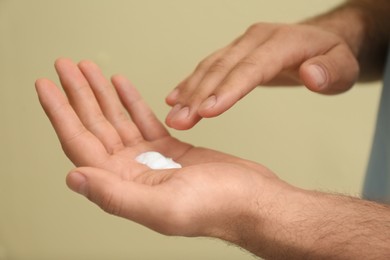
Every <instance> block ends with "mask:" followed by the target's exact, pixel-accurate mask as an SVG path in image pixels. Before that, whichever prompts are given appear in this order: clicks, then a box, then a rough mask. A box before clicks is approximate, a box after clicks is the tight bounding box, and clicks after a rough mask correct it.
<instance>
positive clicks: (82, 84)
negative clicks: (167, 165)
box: [36, 59, 277, 237]
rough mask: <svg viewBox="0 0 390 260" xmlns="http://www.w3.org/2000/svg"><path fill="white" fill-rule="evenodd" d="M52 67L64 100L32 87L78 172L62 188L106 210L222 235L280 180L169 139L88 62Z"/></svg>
mask: <svg viewBox="0 0 390 260" xmlns="http://www.w3.org/2000/svg"><path fill="white" fill-rule="evenodd" d="M55 67H56V70H57V73H58V75H59V77H60V81H61V84H62V86H63V89H64V90H65V93H66V96H65V95H64V94H63V93H62V92H61V91H60V89H58V88H57V87H56V86H55V84H54V83H52V82H51V81H49V80H47V79H39V80H37V82H36V89H37V92H38V96H39V99H40V102H41V104H42V107H43V108H44V110H45V112H46V114H47V115H48V117H49V119H50V121H51V123H52V125H53V127H54V129H55V131H56V133H57V135H58V138H59V140H60V142H61V144H62V147H63V150H64V152H65V153H66V155H67V156H68V158H69V159H70V160H71V161H72V162H73V163H74V164H75V165H76V166H77V167H80V168H78V169H76V170H74V171H73V172H72V173H70V174H69V175H68V178H67V183H68V185H69V186H70V187H71V188H72V189H73V190H75V191H77V192H79V193H82V194H84V195H85V196H87V197H88V198H89V199H90V200H91V201H93V202H95V203H96V204H98V205H99V206H100V207H102V208H103V209H104V210H105V211H107V212H109V213H111V214H115V215H118V216H121V217H125V218H128V219H130V220H133V221H136V222H138V223H141V224H143V225H145V226H147V227H149V228H152V229H154V230H156V231H158V232H161V233H164V234H175V235H176V234H177V235H186V236H198V235H211V236H216V237H220V236H222V234H220V233H221V232H222V231H221V230H225V229H226V226H227V225H229V223H230V222H231V219H232V218H235V217H238V216H237V215H238V214H242V211H241V210H240V209H239V208H238V207H241V205H244V204H251V200H255V197H256V195H257V193H258V191H259V190H262V189H264V187H265V186H268V187H270V186H272V185H269V184H267V185H266V184H265V183H269V182H271V183H272V182H273V181H274V180H277V178H276V177H275V175H274V174H273V173H272V172H270V171H269V170H268V169H266V168H265V167H263V166H261V165H259V164H256V163H253V162H250V161H246V160H243V159H240V158H237V157H233V156H230V155H227V154H223V153H220V152H216V151H213V150H209V149H204V148H198V147H194V146H192V145H190V144H187V143H183V142H180V141H178V140H177V139H175V138H173V137H172V136H170V134H169V133H168V131H167V129H166V128H165V127H164V126H163V125H162V124H161V122H160V121H159V120H158V119H157V118H156V117H155V115H154V114H153V112H152V111H151V110H150V108H149V107H148V106H147V105H146V104H145V102H144V101H143V99H142V98H141V96H140V95H139V93H138V92H137V90H136V89H135V88H134V87H133V86H132V85H131V83H130V82H129V81H128V80H126V79H125V78H124V77H122V76H119V75H117V76H114V77H112V80H111V81H112V83H113V86H114V87H115V88H113V87H112V86H111V84H110V82H109V81H108V80H107V79H105V77H104V76H103V75H102V73H101V71H100V70H99V68H98V67H97V66H96V65H95V64H94V63H92V62H90V61H83V62H80V63H79V64H78V65H77V64H75V63H73V62H72V61H70V60H68V59H59V60H57V61H56V64H55ZM129 115H130V117H129ZM146 151H158V152H160V153H162V154H164V155H165V156H167V157H170V158H173V159H174V160H175V161H177V162H179V163H181V164H182V165H183V168H181V169H166V170H151V169H149V168H148V167H147V166H145V165H142V164H139V163H138V162H136V161H135V157H136V156H138V155H139V154H140V153H143V152H146ZM253 203H258V201H256V202H253ZM227 216H229V217H227Z"/></svg>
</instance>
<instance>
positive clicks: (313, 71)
mask: <svg viewBox="0 0 390 260" xmlns="http://www.w3.org/2000/svg"><path fill="white" fill-rule="evenodd" d="M308 70H309V73H310V75H311V76H312V77H313V79H314V81H315V84H316V86H317V87H318V88H323V87H324V85H325V83H326V72H325V71H324V69H323V68H322V67H321V66H319V65H315V64H313V65H310V67H309V68H308Z"/></svg>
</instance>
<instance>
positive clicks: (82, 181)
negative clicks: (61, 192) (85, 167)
mask: <svg viewBox="0 0 390 260" xmlns="http://www.w3.org/2000/svg"><path fill="white" fill-rule="evenodd" d="M67 184H68V186H69V188H71V189H72V190H73V191H75V192H77V193H79V194H81V195H83V196H87V195H88V188H87V178H86V177H85V176H84V175H83V174H82V173H79V172H71V173H70V174H69V176H68V180H67Z"/></svg>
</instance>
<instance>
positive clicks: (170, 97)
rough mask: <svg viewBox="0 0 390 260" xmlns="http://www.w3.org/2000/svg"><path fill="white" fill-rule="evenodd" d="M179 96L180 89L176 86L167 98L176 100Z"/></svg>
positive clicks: (172, 100)
mask: <svg viewBox="0 0 390 260" xmlns="http://www.w3.org/2000/svg"><path fill="white" fill-rule="evenodd" d="M178 96H179V90H178V89H177V88H175V89H174V90H172V92H171V93H169V95H168V96H167V99H169V100H170V101H171V102H174V101H175V100H176V99H177V97H178Z"/></svg>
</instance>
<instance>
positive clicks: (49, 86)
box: [35, 79, 108, 166]
mask: <svg viewBox="0 0 390 260" xmlns="http://www.w3.org/2000/svg"><path fill="white" fill-rule="evenodd" d="M35 86H36V91H37V93H38V97H39V101H40V103H41V105H42V107H43V109H44V111H45V112H46V114H47V116H48V118H49V120H50V122H51V124H52V125H53V127H54V130H55V131H56V133H57V136H58V138H59V140H60V142H61V145H62V148H63V150H64V152H65V154H66V155H67V156H68V158H69V159H70V160H71V161H72V162H73V163H74V164H75V165H77V166H83V165H84V166H86V165H91V166H93V165H99V164H100V163H102V162H104V161H106V160H107V158H108V154H107V152H106V149H105V147H104V146H103V144H102V143H101V142H100V141H99V139H97V138H96V137H95V136H94V135H93V134H92V133H91V132H89V131H88V130H87V129H86V128H85V127H84V125H83V124H82V123H81V121H80V120H79V118H78V116H77V114H76V113H75V112H74V110H73V108H72V107H71V106H70V104H69V102H68V100H67V98H66V97H65V96H64V94H62V92H61V91H60V90H59V89H58V88H57V87H56V86H55V85H54V83H52V82H51V81H49V80H47V79H39V80H37V81H36V83H35Z"/></svg>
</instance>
